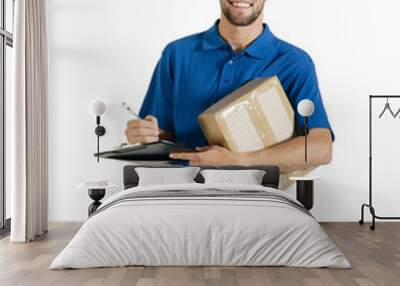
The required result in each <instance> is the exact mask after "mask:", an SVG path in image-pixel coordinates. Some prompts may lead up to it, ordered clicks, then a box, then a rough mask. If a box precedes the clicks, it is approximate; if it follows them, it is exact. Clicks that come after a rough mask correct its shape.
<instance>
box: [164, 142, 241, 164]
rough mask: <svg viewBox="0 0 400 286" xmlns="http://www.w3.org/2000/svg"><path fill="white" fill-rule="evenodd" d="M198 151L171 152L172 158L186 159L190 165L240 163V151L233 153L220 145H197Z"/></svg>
mask: <svg viewBox="0 0 400 286" xmlns="http://www.w3.org/2000/svg"><path fill="white" fill-rule="evenodd" d="M196 150H197V151H198V152H186V153H171V154H170V157H171V158H172V159H178V160H187V161H189V164H190V165H196V166H204V165H211V166H223V165H240V164H241V157H242V155H241V154H240V153H233V152H231V151H229V150H228V149H226V148H224V147H220V146H207V147H197V148H196Z"/></svg>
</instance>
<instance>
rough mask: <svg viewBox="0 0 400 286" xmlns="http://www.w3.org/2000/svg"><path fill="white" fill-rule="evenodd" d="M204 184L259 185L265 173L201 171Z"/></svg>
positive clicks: (256, 171) (254, 171)
mask: <svg viewBox="0 0 400 286" xmlns="http://www.w3.org/2000/svg"><path fill="white" fill-rule="evenodd" d="M200 174H201V175H202V176H203V178H204V183H205V184H212V183H223V184H232V183H233V184H245V185H261V183H262V179H263V178H264V175H265V171H262V170H213V169H206V170H201V171H200Z"/></svg>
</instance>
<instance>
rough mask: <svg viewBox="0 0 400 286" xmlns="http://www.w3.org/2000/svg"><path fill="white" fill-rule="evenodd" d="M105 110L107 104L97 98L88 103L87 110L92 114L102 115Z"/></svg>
mask: <svg viewBox="0 0 400 286" xmlns="http://www.w3.org/2000/svg"><path fill="white" fill-rule="evenodd" d="M106 110H107V105H106V104H105V103H104V101H102V100H101V99H99V98H96V99H94V100H92V101H91V102H90V104H89V111H90V112H91V113H92V114H93V115H94V116H102V115H103V114H104V113H105V112H106Z"/></svg>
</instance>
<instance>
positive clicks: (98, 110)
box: [89, 98, 107, 162]
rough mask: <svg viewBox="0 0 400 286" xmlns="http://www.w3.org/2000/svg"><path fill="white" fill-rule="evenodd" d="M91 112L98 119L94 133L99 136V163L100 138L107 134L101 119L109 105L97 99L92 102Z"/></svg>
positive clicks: (90, 105)
mask: <svg viewBox="0 0 400 286" xmlns="http://www.w3.org/2000/svg"><path fill="white" fill-rule="evenodd" d="M89 111H90V113H92V114H93V115H94V116H95V117H96V124H97V127H96V129H95V130H94V132H95V133H96V135H97V162H99V145H100V144H99V141H100V136H103V135H104V134H106V129H105V128H104V127H103V126H101V125H100V117H101V116H102V115H103V114H104V113H105V112H106V111H107V105H106V104H105V103H104V101H102V100H101V99H99V98H96V99H94V100H92V101H91V102H90V104H89Z"/></svg>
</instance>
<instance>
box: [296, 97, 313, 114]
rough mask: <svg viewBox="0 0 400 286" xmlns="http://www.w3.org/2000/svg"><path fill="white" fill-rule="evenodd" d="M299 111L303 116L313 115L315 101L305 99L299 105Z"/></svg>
mask: <svg viewBox="0 0 400 286" xmlns="http://www.w3.org/2000/svg"><path fill="white" fill-rule="evenodd" d="M297 111H298V112H299V113H300V115H301V116H304V117H306V116H311V115H312V114H313V113H314V103H313V102H312V101H311V100H309V99H303V100H302V101H300V102H299V104H298V105H297Z"/></svg>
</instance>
